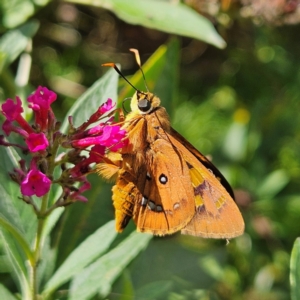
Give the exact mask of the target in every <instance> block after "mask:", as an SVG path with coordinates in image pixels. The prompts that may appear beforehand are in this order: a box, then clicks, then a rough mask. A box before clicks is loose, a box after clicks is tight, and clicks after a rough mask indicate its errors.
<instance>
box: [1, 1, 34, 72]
mask: <svg viewBox="0 0 300 300" xmlns="http://www.w3.org/2000/svg"><path fill="white" fill-rule="evenodd" d="M9 1H10V0H9ZM38 27H39V24H38V22H36V21H31V22H28V23H26V24H24V25H22V26H21V27H19V28H18V29H14V30H10V31H8V32H7V33H5V34H4V35H3V36H2V37H1V39H0V73H1V72H2V70H3V68H5V67H6V66H7V65H9V64H10V63H12V62H13V61H14V60H15V59H16V58H17V57H18V56H19V55H20V54H21V52H22V51H24V50H25V48H26V47H27V45H28V42H29V41H30V39H31V38H32V37H33V36H34V35H35V33H36V32H37V30H38Z"/></svg>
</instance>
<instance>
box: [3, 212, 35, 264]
mask: <svg viewBox="0 0 300 300" xmlns="http://www.w3.org/2000/svg"><path fill="white" fill-rule="evenodd" d="M0 228H1V230H3V229H5V230H6V231H7V232H9V233H10V234H11V236H12V237H13V238H14V240H15V241H16V242H17V243H18V244H19V246H20V247H21V248H22V250H23V252H24V254H25V255H26V257H27V259H28V260H29V261H31V262H32V263H33V262H34V257H33V253H32V251H31V249H30V246H29V245H28V243H27V241H26V240H25V239H24V237H23V234H22V232H20V231H19V230H18V228H16V227H14V226H13V225H12V224H10V223H9V222H8V221H7V220H6V219H5V218H4V217H3V216H1V215H0Z"/></svg>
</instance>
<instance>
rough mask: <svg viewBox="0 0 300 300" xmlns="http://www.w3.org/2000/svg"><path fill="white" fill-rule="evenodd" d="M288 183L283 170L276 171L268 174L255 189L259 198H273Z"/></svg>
mask: <svg viewBox="0 0 300 300" xmlns="http://www.w3.org/2000/svg"><path fill="white" fill-rule="evenodd" d="M288 182H289V176H288V174H287V172H286V171H285V170H276V171H274V172H272V173H270V174H269V175H268V176H267V177H266V179H265V180H264V181H263V182H262V184H261V185H260V187H259V188H258V189H257V195H258V196H259V197H260V198H273V197H274V196H276V195H277V194H278V193H279V192H280V191H281V190H282V189H283V188H284V187H285V186H286V185H287V184H288Z"/></svg>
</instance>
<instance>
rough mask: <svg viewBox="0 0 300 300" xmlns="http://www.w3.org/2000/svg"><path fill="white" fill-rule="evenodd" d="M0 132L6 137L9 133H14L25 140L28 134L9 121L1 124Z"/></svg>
mask: <svg viewBox="0 0 300 300" xmlns="http://www.w3.org/2000/svg"><path fill="white" fill-rule="evenodd" d="M2 130H3V131H4V132H5V134H6V135H7V136H9V135H10V133H11V132H16V133H18V134H20V135H21V136H22V137H24V138H27V137H28V132H27V131H26V130H23V129H22V128H20V127H18V126H15V125H14V124H13V123H12V122H11V121H8V120H5V121H4V122H3V124H2Z"/></svg>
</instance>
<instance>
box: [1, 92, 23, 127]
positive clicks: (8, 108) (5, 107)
mask: <svg viewBox="0 0 300 300" xmlns="http://www.w3.org/2000/svg"><path fill="white" fill-rule="evenodd" d="M1 108H2V113H3V115H4V116H5V117H6V119H7V120H8V121H11V122H12V121H15V120H16V119H17V118H18V117H19V116H20V115H21V113H22V112H23V111H24V110H23V107H22V101H21V99H20V98H19V97H18V96H17V97H16V103H15V102H14V100H12V99H7V100H6V101H5V102H4V103H3V104H2V106H1Z"/></svg>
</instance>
